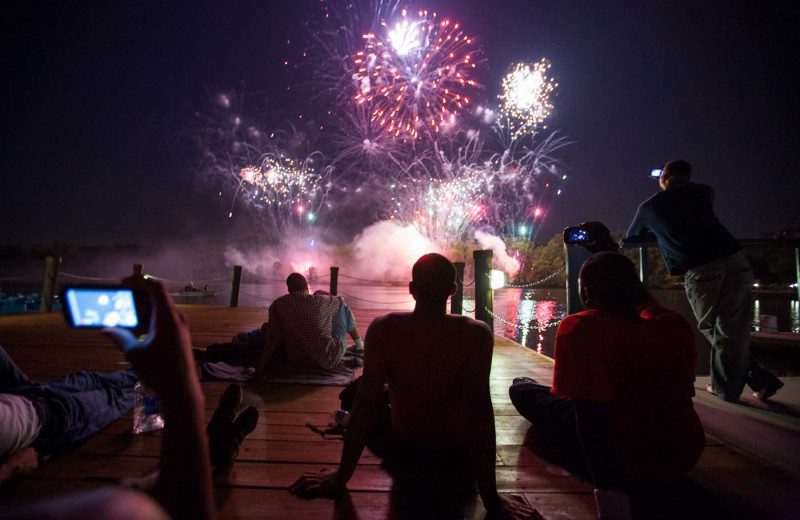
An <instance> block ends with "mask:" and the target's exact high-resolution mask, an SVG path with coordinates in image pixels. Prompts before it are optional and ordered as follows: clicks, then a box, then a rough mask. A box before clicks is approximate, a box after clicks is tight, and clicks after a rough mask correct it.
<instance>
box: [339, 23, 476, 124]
mask: <svg viewBox="0 0 800 520" xmlns="http://www.w3.org/2000/svg"><path fill="white" fill-rule="evenodd" d="M363 40H364V48H363V50H360V51H358V52H356V53H355V56H354V59H353V63H354V66H355V73H354V75H353V80H354V82H355V87H356V90H357V92H356V94H355V96H354V99H355V101H356V103H357V104H359V105H365V106H367V107H369V112H370V114H371V119H372V120H373V121H375V122H377V123H378V125H379V126H380V127H382V128H383V129H385V131H386V132H387V133H388V134H390V135H392V136H393V137H401V138H402V137H405V138H412V139H417V138H419V137H420V136H422V135H428V134H435V133H438V132H440V131H441V130H442V129H443V128H446V127H448V126H449V125H455V124H456V122H457V114H458V112H459V111H460V110H461V109H462V108H464V107H465V106H467V105H469V104H470V95H471V91H472V90H474V89H476V88H477V84H476V82H475V81H474V80H473V79H471V78H470V76H471V74H472V69H473V68H474V67H475V66H476V64H475V54H476V53H477V50H476V46H475V42H474V39H473V38H472V37H470V36H467V35H466V34H464V32H463V31H462V30H461V25H460V24H459V23H457V22H453V21H451V20H450V19H447V18H445V19H442V20H438V19H437V15H436V13H432V12H428V11H425V10H420V11H416V12H413V13H411V12H409V11H407V10H405V9H404V10H402V13H401V16H400V19H399V20H396V21H394V22H386V21H385V20H382V21H381V25H380V26H379V27H378V30H377V31H375V32H369V33H364V34H363Z"/></svg>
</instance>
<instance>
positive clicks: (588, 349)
mask: <svg viewBox="0 0 800 520" xmlns="http://www.w3.org/2000/svg"><path fill="white" fill-rule="evenodd" d="M639 314H640V316H641V318H642V321H640V322H638V323H633V322H631V321H629V320H627V319H625V318H623V317H622V316H620V315H617V314H614V313H610V312H605V311H597V310H589V311H584V312H580V313H578V314H574V315H571V316H567V317H566V318H564V320H563V321H562V322H561V325H560V326H559V328H558V334H557V335H556V349H555V360H556V364H555V372H554V374H553V389H552V392H553V393H555V394H558V395H561V396H563V397H569V398H571V399H580V400H586V401H595V402H601V403H608V404H609V405H610V406H611V411H612V421H613V424H612V427H613V429H614V441H615V444H616V450H617V454H618V457H619V460H620V463H621V464H622V465H623V469H624V473H625V474H626V475H627V476H628V477H629V478H631V479H636V480H637V481H638V482H639V483H641V482H642V481H647V480H652V479H659V478H662V477H664V476H669V475H672V474H679V473H682V472H685V471H687V470H688V469H690V468H691V467H693V466H694V464H695V463H696V462H697V459H698V458H699V457H700V453H701V452H702V451H703V446H704V444H705V436H704V435H703V429H702V426H701V424H700V419H699V418H698V417H697V414H696V413H695V411H694V407H693V405H692V397H693V396H694V368H695V366H694V364H695V357H696V355H697V352H696V350H695V344H694V334H693V332H692V329H691V326H690V325H689V323H688V322H687V321H686V320H685V319H684V318H683V317H682V316H681V315H680V314H678V313H676V312H673V311H671V310H669V309H666V308H664V307H662V306H660V305H658V304H657V303H656V302H648V303H646V304H644V305H642V306H641V307H639Z"/></svg>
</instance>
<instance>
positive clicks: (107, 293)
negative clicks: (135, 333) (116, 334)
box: [64, 287, 139, 328]
mask: <svg viewBox="0 0 800 520" xmlns="http://www.w3.org/2000/svg"><path fill="white" fill-rule="evenodd" d="M64 300H65V301H64V303H65V306H64V310H65V311H66V315H67V318H68V320H69V322H70V324H71V325H72V326H73V327H126V328H134V327H136V326H138V325H139V317H138V316H137V315H136V304H135V303H134V301H133V291H131V290H130V289H122V288H119V287H115V288H100V287H71V288H68V289H67V290H66V291H65V292H64Z"/></svg>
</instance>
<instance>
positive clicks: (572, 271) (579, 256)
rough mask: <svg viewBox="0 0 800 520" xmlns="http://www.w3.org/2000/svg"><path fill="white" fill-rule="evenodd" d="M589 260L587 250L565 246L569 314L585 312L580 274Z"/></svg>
mask: <svg viewBox="0 0 800 520" xmlns="http://www.w3.org/2000/svg"><path fill="white" fill-rule="evenodd" d="M587 258H589V251H587V250H586V249H584V248H582V247H580V246H570V245H567V244H564V262H565V265H566V270H567V314H575V313H576V312H581V311H582V310H584V307H583V303H582V302H581V295H580V291H578V273H580V271H581V266H582V265H583V262H585V261H586V259H587Z"/></svg>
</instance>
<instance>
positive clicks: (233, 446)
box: [209, 406, 258, 471]
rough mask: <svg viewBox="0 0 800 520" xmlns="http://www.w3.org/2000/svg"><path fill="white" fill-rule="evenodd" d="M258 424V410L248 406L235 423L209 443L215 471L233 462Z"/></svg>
mask: <svg viewBox="0 0 800 520" xmlns="http://www.w3.org/2000/svg"><path fill="white" fill-rule="evenodd" d="M257 424H258V410H256V409H255V408H254V407H252V406H248V407H247V408H246V409H245V411H243V412H242V413H241V414H239V417H237V418H236V420H235V421H233V423H231V424H230V425H229V426H228V427H227V428H225V429H224V430H223V431H222V433H221V435H220V436H219V438H218V439H217V441H216V442H215V443H213V444H209V451H210V456H211V466H212V467H213V468H214V471H219V470H221V469H224V468H227V467H228V466H230V465H231V464H233V461H234V460H236V456H237V455H239V448H241V446H242V442H243V441H244V438H245V437H247V436H248V435H250V434H251V433H252V432H253V430H255V429H256V425H257Z"/></svg>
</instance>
